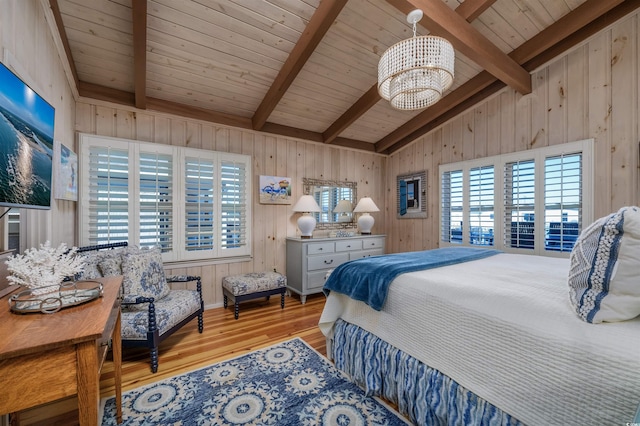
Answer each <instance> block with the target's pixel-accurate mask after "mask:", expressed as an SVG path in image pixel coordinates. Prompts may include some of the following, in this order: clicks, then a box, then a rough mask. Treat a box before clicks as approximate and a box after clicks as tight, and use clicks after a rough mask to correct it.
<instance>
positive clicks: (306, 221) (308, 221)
mask: <svg viewBox="0 0 640 426" xmlns="http://www.w3.org/2000/svg"><path fill="white" fill-rule="evenodd" d="M315 227H316V219H315V218H314V217H313V216H311V214H310V213H304V214H303V215H302V216H300V218H299V219H298V229H300V234H302V235H301V236H300V238H311V237H313V230H314V229H315Z"/></svg>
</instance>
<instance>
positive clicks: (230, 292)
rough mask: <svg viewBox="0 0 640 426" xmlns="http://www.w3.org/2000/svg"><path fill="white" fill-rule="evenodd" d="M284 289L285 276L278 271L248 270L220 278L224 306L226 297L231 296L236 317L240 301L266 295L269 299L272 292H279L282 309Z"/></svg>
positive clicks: (226, 300)
mask: <svg viewBox="0 0 640 426" xmlns="http://www.w3.org/2000/svg"><path fill="white" fill-rule="evenodd" d="M286 290H287V277H286V276H284V275H282V274H281V273H279V272H250V273H248V274H242V275H230V276H228V277H224V278H222V294H223V295H224V307H225V308H226V307H227V304H228V299H229V298H231V300H232V301H233V303H234V316H235V318H236V319H238V315H239V312H240V307H239V304H240V302H244V301H245V300H250V299H256V298H258V297H266V298H267V300H269V297H270V296H271V295H272V294H280V307H281V308H282V309H284V294H285V292H286Z"/></svg>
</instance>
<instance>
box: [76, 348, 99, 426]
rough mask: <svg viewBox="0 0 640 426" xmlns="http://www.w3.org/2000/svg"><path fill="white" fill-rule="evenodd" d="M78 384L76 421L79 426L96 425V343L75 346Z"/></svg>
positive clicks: (97, 402) (97, 390) (97, 364)
mask: <svg viewBox="0 0 640 426" xmlns="http://www.w3.org/2000/svg"><path fill="white" fill-rule="evenodd" d="M76 356H77V370H76V380H77V384H78V417H79V418H78V420H79V423H80V425H81V426H84V425H96V424H97V423H98V406H99V400H100V372H99V360H98V348H97V347H96V341H95V340H91V341H88V342H82V343H78V344H77V345H76Z"/></svg>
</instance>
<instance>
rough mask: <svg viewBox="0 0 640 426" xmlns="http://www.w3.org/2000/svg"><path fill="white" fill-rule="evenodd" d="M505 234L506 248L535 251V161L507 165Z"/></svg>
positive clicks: (505, 177)
mask: <svg viewBox="0 0 640 426" xmlns="http://www.w3.org/2000/svg"><path fill="white" fill-rule="evenodd" d="M504 234H505V235H504V242H505V246H506V247H514V248H525V249H533V248H534V240H535V161H534V160H525V161H515V162H510V163H506V164H505V173H504Z"/></svg>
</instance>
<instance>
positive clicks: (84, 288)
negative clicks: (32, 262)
mask: <svg viewBox="0 0 640 426" xmlns="http://www.w3.org/2000/svg"><path fill="white" fill-rule="evenodd" d="M48 287H50V288H48V289H47V287H42V288H43V289H47V290H50V291H48V292H47V293H44V294H33V292H32V290H24V291H21V292H19V293H16V294H14V295H12V296H11V297H9V307H10V308H11V310H12V311H13V312H16V313H19V314H27V313H34V312H37V313H43V314H52V313H54V312H58V311H59V310H60V309H65V308H70V307H72V306H77V305H81V304H83V303H86V302H89V301H91V300H94V299H97V298H98V297H102V295H103V288H102V283H100V282H98V281H67V282H63V283H62V284H60V285H52V286H48Z"/></svg>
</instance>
